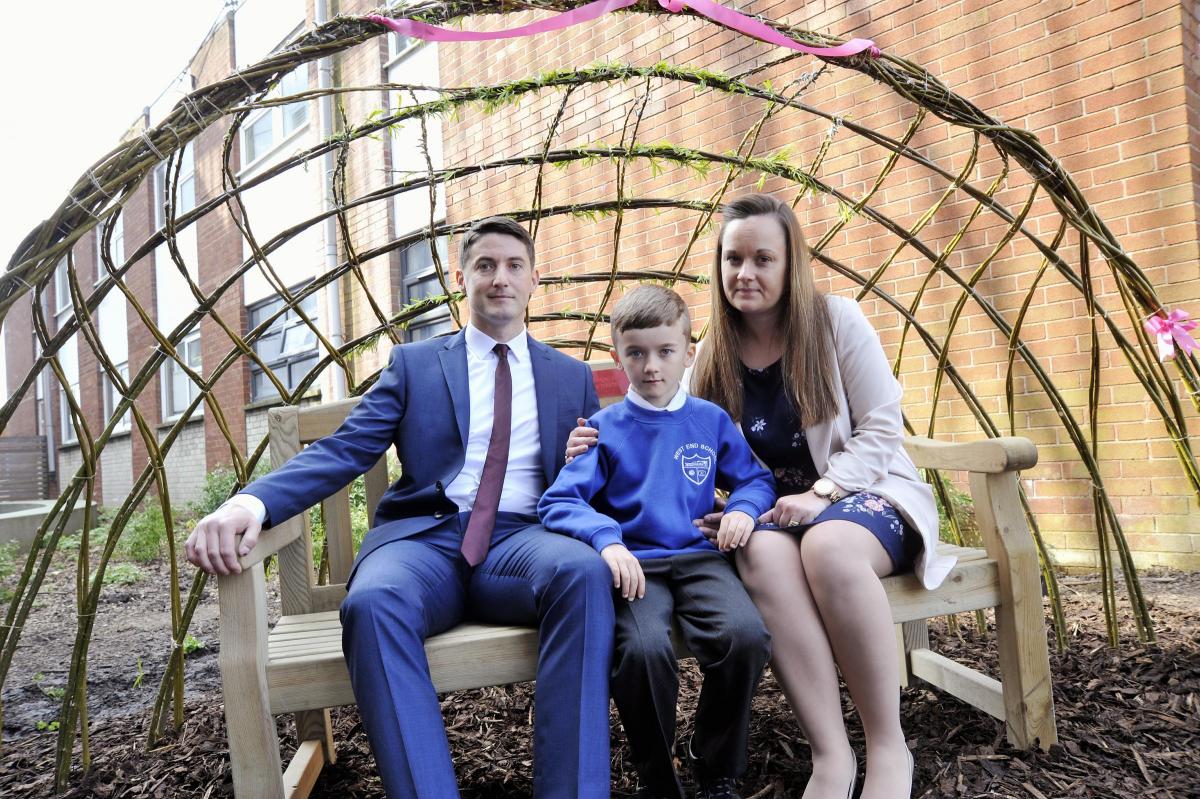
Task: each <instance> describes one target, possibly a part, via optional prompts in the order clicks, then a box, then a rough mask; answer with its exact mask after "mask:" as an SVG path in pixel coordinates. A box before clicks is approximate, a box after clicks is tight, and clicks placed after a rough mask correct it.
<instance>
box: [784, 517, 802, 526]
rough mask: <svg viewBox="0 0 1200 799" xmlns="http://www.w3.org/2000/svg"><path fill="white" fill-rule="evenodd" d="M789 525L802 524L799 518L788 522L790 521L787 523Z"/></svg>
mask: <svg viewBox="0 0 1200 799" xmlns="http://www.w3.org/2000/svg"><path fill="white" fill-rule="evenodd" d="M787 526H788V527H799V526H800V520H799V519H792V520H791V521H790V522H788V523H787Z"/></svg>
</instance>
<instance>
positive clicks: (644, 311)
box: [610, 283, 692, 344]
mask: <svg viewBox="0 0 1200 799" xmlns="http://www.w3.org/2000/svg"><path fill="white" fill-rule="evenodd" d="M610 318H611V321H612V336H613V340H614V341H613V343H614V344H615V343H616V338H617V334H618V333H624V332H625V331H626V330H646V329H648V328H651V327H659V326H661V325H673V324H675V323H676V322H678V321H679V320H680V319H683V334H684V336H686V337H687V339H688V340H689V341H690V340H691V337H692V318H691V315H690V314H688V307H687V303H686V302H684V301H683V297H680V296H679V295H678V294H676V293H675V292H674V291H672V290H671V289H669V288H666V287H665V286H656V285H654V284H652V283H643V284H642V285H640V286H635V287H634V288H632V289H630V290H629V291H627V292H625V294H624V296H622V297H621V299H619V300H617V304H616V305H614V306H613V311H612V316H611V317H610Z"/></svg>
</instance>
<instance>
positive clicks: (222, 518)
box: [185, 502, 262, 574]
mask: <svg viewBox="0 0 1200 799" xmlns="http://www.w3.org/2000/svg"><path fill="white" fill-rule="evenodd" d="M261 532H262V524H260V523H259V521H258V518H257V517H255V515H254V514H253V513H251V512H250V511H249V510H247V509H246V508H243V507H242V506H241V505H238V504H236V503H232V502H227V503H225V504H224V505H222V506H221V507H219V508H217V509H216V510H215V511H213V512H212V513H210V514H208V515H207V516H205V517H204V518H203V519H201V520H200V521H199V522H197V523H196V528H195V529H194V530H192V534H191V535H189V536H188V538H187V544H186V545H185V549H186V550H187V559H188V562H189V563H191V564H193V565H195V566H198V567H199V568H201V569H203V570H204V571H206V572H208V573H209V574H241V571H242V567H241V566H240V565H238V557H239V556H244V555H249V554H250V550H252V549H254V545H255V544H256V543H257V542H258V535H259V533H261ZM239 535H241V536H242V540H241V542H238V541H237V540H236V539H237V536H239Z"/></svg>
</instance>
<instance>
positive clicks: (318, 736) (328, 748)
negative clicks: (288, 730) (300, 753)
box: [296, 708, 337, 764]
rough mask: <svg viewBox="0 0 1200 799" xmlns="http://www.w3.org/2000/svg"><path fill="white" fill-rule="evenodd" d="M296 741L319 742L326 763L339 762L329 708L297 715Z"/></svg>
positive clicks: (304, 711)
mask: <svg viewBox="0 0 1200 799" xmlns="http://www.w3.org/2000/svg"><path fill="white" fill-rule="evenodd" d="M296 740H297V741H317V742H318V743H320V744H321V749H322V753H323V756H324V758H325V762H326V763H331V764H332V763H336V762H337V751H336V750H335V749H334V748H333V721H332V720H331V719H330V718H329V708H323V709H321V710H302V711H300V712H299V713H297V714H296Z"/></svg>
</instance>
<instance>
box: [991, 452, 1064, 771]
mask: <svg viewBox="0 0 1200 799" xmlns="http://www.w3.org/2000/svg"><path fill="white" fill-rule="evenodd" d="M971 495H972V497H973V498H974V500H975V514H976V518H977V520H978V522H979V529H980V533H982V535H983V540H984V545H985V546H986V547H987V551H988V555H989V556H990V557H992V558H994V559H995V560H996V562H997V564H998V565H999V567H1000V606H999V607H997V608H996V638H997V645H998V648H999V653H1000V679H1001V684H1002V686H1003V691H1004V709H1005V724H1006V725H1007V727H1008V740H1009V742H1011V743H1012V744H1013V745H1014V746H1016V747H1018V748H1021V749H1029V748H1030V747H1032V746H1034V745H1035V744H1039V745H1041V747H1042V748H1043V749H1049V748H1050V745H1051V744H1054V743H1057V742H1058V732H1057V730H1056V728H1055V724H1054V694H1053V692H1052V690H1051V688H1052V686H1051V680H1050V655H1049V650H1048V649H1047V646H1046V618H1045V611H1044V610H1043V609H1042V591H1041V582H1040V579H1039V578H1040V576H1041V571H1040V569H1039V567H1038V557H1037V550H1036V549H1035V548H1034V544H1033V537H1032V536H1031V535H1030V533H1029V528H1028V527H1027V526H1026V524H1025V516H1024V513H1023V511H1022V505H1021V498H1020V495H1019V494H1018V492H1017V477H1016V474H1014V473H1011V472H1009V473H1001V474H981V473H978V472H972V473H971Z"/></svg>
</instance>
